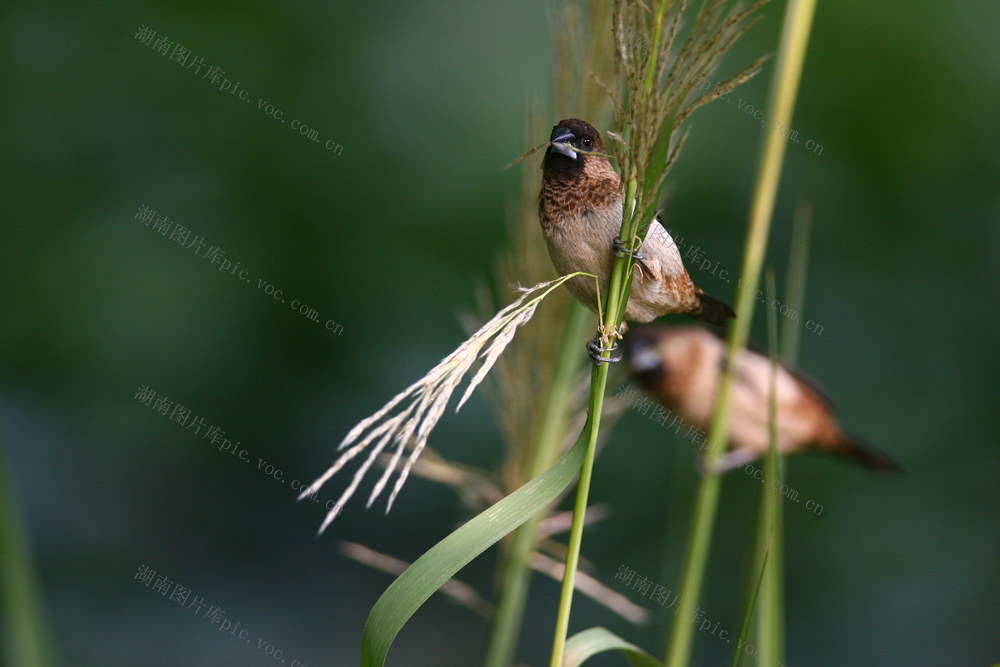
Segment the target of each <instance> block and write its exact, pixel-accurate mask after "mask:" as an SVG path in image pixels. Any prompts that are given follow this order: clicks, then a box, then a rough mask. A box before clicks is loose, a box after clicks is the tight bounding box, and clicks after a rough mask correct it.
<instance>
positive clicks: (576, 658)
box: [563, 627, 662, 667]
mask: <svg viewBox="0 0 1000 667" xmlns="http://www.w3.org/2000/svg"><path fill="white" fill-rule="evenodd" d="M607 651H621V652H622V655H624V656H625V657H626V658H627V659H628V661H629V662H630V663H632V664H633V665H635V667H662V664H661V663H659V662H657V661H656V660H655V659H654V658H653V656H651V655H650V654H648V653H646V652H645V651H643V650H642V649H641V648H639V647H638V646H636V645H635V644H632V643H630V642H627V641H625V640H624V639H622V638H621V637H619V636H618V635H616V634H615V633H613V632H611V631H610V630H608V629H607V628H599V627H598V628H590V629H588V630H584V631H583V632H578V633H576V634H575V635H573V636H572V637H570V638H569V640H567V642H566V652H565V653H564V654H563V667H578V666H579V665H582V664H583V663H584V662H586V661H587V660H588V659H589V658H591V657H593V656H595V655H597V654H598V653H605V652H607Z"/></svg>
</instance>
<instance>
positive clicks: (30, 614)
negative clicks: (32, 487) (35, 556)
mask: <svg viewBox="0 0 1000 667" xmlns="http://www.w3.org/2000/svg"><path fill="white" fill-rule="evenodd" d="M26 535H27V534H26V532H25V530H24V527H23V526H22V524H21V520H20V516H19V512H18V507H17V495H16V492H15V489H14V485H13V481H12V480H10V479H9V477H8V472H7V460H6V452H5V451H4V449H3V447H2V446H0V593H2V595H0V600H3V616H2V618H3V627H4V634H3V638H2V639H3V656H4V658H5V660H4V664H7V665H19V666H21V665H23V666H25V667H43V666H44V665H50V664H52V659H51V656H50V655H49V650H48V646H49V642H48V637H47V633H46V630H45V622H44V620H43V615H42V602H41V595H40V594H39V592H38V585H37V579H36V576H35V571H34V566H33V564H32V561H31V554H30V551H29V549H28V540H27V537H26Z"/></svg>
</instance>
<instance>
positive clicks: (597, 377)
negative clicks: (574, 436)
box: [550, 179, 638, 667]
mask: <svg viewBox="0 0 1000 667" xmlns="http://www.w3.org/2000/svg"><path fill="white" fill-rule="evenodd" d="M637 188H638V184H637V182H636V180H635V179H630V180H629V182H628V185H627V187H626V191H625V202H626V206H625V209H624V212H623V218H624V221H623V222H622V229H621V233H620V236H621V237H622V238H631V237H632V235H633V234H634V230H635V224H636V220H635V210H636V206H635V193H636V190H637ZM631 266H632V265H631V257H618V258H616V259H615V262H614V264H613V266H612V268H611V278H610V280H609V284H608V297H607V301H606V303H607V310H606V311H605V313H604V321H603V322H602V329H603V332H602V338H603V339H604V340H611V341H613V340H615V336H616V335H617V333H616V332H617V330H618V329H619V327H620V326H621V323H622V318H623V317H624V315H625V306H626V304H627V302H628V293H629V285H630V278H631ZM626 271H628V272H626ZM607 382H608V364H598V365H596V366H595V367H594V369H593V371H592V372H591V374H590V397H589V400H588V408H587V411H588V419H587V428H589V429H590V430H589V432H588V433H587V438H588V442H587V451H586V454H585V455H584V459H583V464H582V465H581V467H580V480H579V482H578V483H577V489H576V502H575V504H574V506H573V523H572V525H571V527H570V534H569V544H568V545H567V554H566V568H565V571H564V572H563V581H562V590H561V592H560V594H559V611H558V613H557V615H556V627H555V633H554V636H553V640H552V657H551V661H550V665H551V667H560V666H561V665H562V662H563V654H564V652H565V650H566V634H567V632H568V630H569V615H570V610H571V609H572V606H573V591H574V588H575V585H576V568H577V565H578V564H579V562H580V545H581V544H582V542H583V525H584V520H585V519H586V516H587V498H588V496H589V494H590V479H591V475H592V473H593V469H594V454H595V452H596V450H597V436H598V434H599V432H600V428H601V411H602V410H603V409H604V391H605V389H606V388H607Z"/></svg>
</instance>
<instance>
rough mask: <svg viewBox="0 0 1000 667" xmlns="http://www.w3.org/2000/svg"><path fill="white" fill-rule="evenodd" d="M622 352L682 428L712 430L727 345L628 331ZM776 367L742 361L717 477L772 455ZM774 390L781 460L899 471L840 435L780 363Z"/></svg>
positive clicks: (658, 331)
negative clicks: (803, 455)
mask: <svg viewBox="0 0 1000 667" xmlns="http://www.w3.org/2000/svg"><path fill="white" fill-rule="evenodd" d="M625 347H626V350H627V352H628V355H629V363H630V365H631V367H632V372H633V374H634V375H635V377H636V379H637V380H638V382H639V384H641V385H642V387H643V388H644V389H645V390H646V391H647V392H648V393H649V394H650V395H651V396H652V397H653V398H655V399H656V400H657V401H658V402H659V403H661V404H662V405H663V406H664V407H666V408H668V409H670V410H671V411H673V412H675V413H676V414H677V415H679V416H680V417H681V418H682V419H683V420H684V421H686V422H688V423H689V424H691V425H693V426H696V427H698V428H701V429H703V430H706V431H707V430H708V428H709V424H710V422H711V420H712V413H713V411H714V408H715V397H716V395H717V394H718V389H719V384H720V381H721V377H722V371H723V367H724V363H725V359H726V343H725V341H724V340H722V339H721V338H720V337H719V336H717V335H715V334H714V333H713V332H711V331H709V330H707V329H703V328H701V327H691V326H688V327H665V326H658V325H649V326H644V327H639V328H638V329H636V330H634V331H632V332H630V333H629V335H628V336H627V337H626V340H625ZM771 363H772V362H771V359H769V358H768V357H767V356H765V355H763V354H760V353H758V352H753V351H751V350H744V351H743V352H741V353H740V355H739V356H738V357H737V359H736V364H735V367H734V369H733V372H734V376H733V385H732V391H731V393H730V406H729V448H730V450H729V451H728V452H727V453H726V454H725V455H724V456H723V457H722V459H720V461H719V462H718V464H717V465H716V468H715V470H716V472H725V471H727V470H731V469H733V468H738V467H740V466H742V465H744V464H745V463H749V462H750V461H753V460H755V459H757V458H760V457H762V456H764V455H766V454H767V450H768V443H769V441H770V429H769V414H770V410H769V401H770V396H771ZM775 387H776V400H775V403H776V411H775V412H776V420H775V423H776V431H777V439H776V441H775V445H776V447H777V449H778V451H779V452H781V453H782V454H791V453H795V452H801V451H820V452H829V453H831V454H838V455H841V456H847V457H849V458H852V459H854V460H855V461H857V462H859V463H861V464H862V465H864V466H865V467H867V468H870V469H872V470H876V471H891V472H901V471H902V468H901V467H900V466H899V464H898V463H896V462H895V461H893V460H892V459H891V458H890V457H889V456H888V455H887V454H885V453H883V452H881V451H879V450H878V449H876V448H874V447H872V446H871V445H869V444H867V443H865V442H863V441H862V440H860V439H859V438H857V437H855V436H853V435H850V434H849V433H847V432H845V431H844V430H843V429H841V427H840V425H839V424H838V423H837V419H836V417H835V416H834V413H833V407H832V406H831V405H830V403H829V401H828V400H827V399H826V397H825V396H824V395H823V392H822V389H820V388H819V387H818V386H817V385H816V384H815V383H814V382H813V381H812V380H810V379H809V378H807V377H806V376H805V375H803V374H802V373H801V372H800V371H797V370H795V369H792V368H790V367H788V366H784V365H782V364H778V367H777V375H776V377H775Z"/></svg>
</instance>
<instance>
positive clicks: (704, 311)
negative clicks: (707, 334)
mask: <svg viewBox="0 0 1000 667" xmlns="http://www.w3.org/2000/svg"><path fill="white" fill-rule="evenodd" d="M687 315H688V316H689V317H693V318H694V319H696V320H702V321H703V322H708V323H709V324H714V325H716V326H719V327H723V328H725V326H726V321H727V320H728V319H729V318H730V317H736V313H734V312H733V309H732V308H730V306H729V304H728V303H726V302H725V301H722V300H720V299H716V298H715V297H714V296H709V295H707V294H705V293H704V292H702V291H701V290H699V291H698V303H697V305H695V307H694V309H692V310H689V311H688V312H687Z"/></svg>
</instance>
